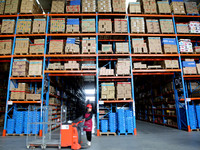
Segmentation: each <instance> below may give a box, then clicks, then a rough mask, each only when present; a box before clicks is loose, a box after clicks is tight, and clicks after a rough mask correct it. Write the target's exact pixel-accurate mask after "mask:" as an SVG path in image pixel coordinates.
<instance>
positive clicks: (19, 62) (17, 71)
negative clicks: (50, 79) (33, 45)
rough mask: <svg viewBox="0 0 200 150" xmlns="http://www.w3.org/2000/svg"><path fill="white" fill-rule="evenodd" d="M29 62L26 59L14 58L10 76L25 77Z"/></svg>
mask: <svg viewBox="0 0 200 150" xmlns="http://www.w3.org/2000/svg"><path fill="white" fill-rule="evenodd" d="M28 66H29V62H28V60H27V59H14V62H13V68H12V76H16V77H26V76H27V75H28Z"/></svg>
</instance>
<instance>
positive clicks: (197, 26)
mask: <svg viewBox="0 0 200 150" xmlns="http://www.w3.org/2000/svg"><path fill="white" fill-rule="evenodd" d="M189 29H190V33H200V22H199V21H190V22H189Z"/></svg>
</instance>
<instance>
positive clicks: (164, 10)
mask: <svg viewBox="0 0 200 150" xmlns="http://www.w3.org/2000/svg"><path fill="white" fill-rule="evenodd" d="M157 4H158V11H159V14H171V8H170V5H169V2H167V1H158V2H157Z"/></svg>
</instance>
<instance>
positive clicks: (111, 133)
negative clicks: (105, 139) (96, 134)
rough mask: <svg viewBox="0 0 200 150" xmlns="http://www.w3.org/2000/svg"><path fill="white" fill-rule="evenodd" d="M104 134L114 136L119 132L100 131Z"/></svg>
mask: <svg viewBox="0 0 200 150" xmlns="http://www.w3.org/2000/svg"><path fill="white" fill-rule="evenodd" d="M102 135H106V136H110V135H113V136H116V135H117V134H116V133H115V132H100V136H102Z"/></svg>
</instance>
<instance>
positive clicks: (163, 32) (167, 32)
mask: <svg viewBox="0 0 200 150" xmlns="http://www.w3.org/2000/svg"><path fill="white" fill-rule="evenodd" d="M161 32H162V31H161ZM162 34H175V33H174V32H162Z"/></svg>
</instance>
